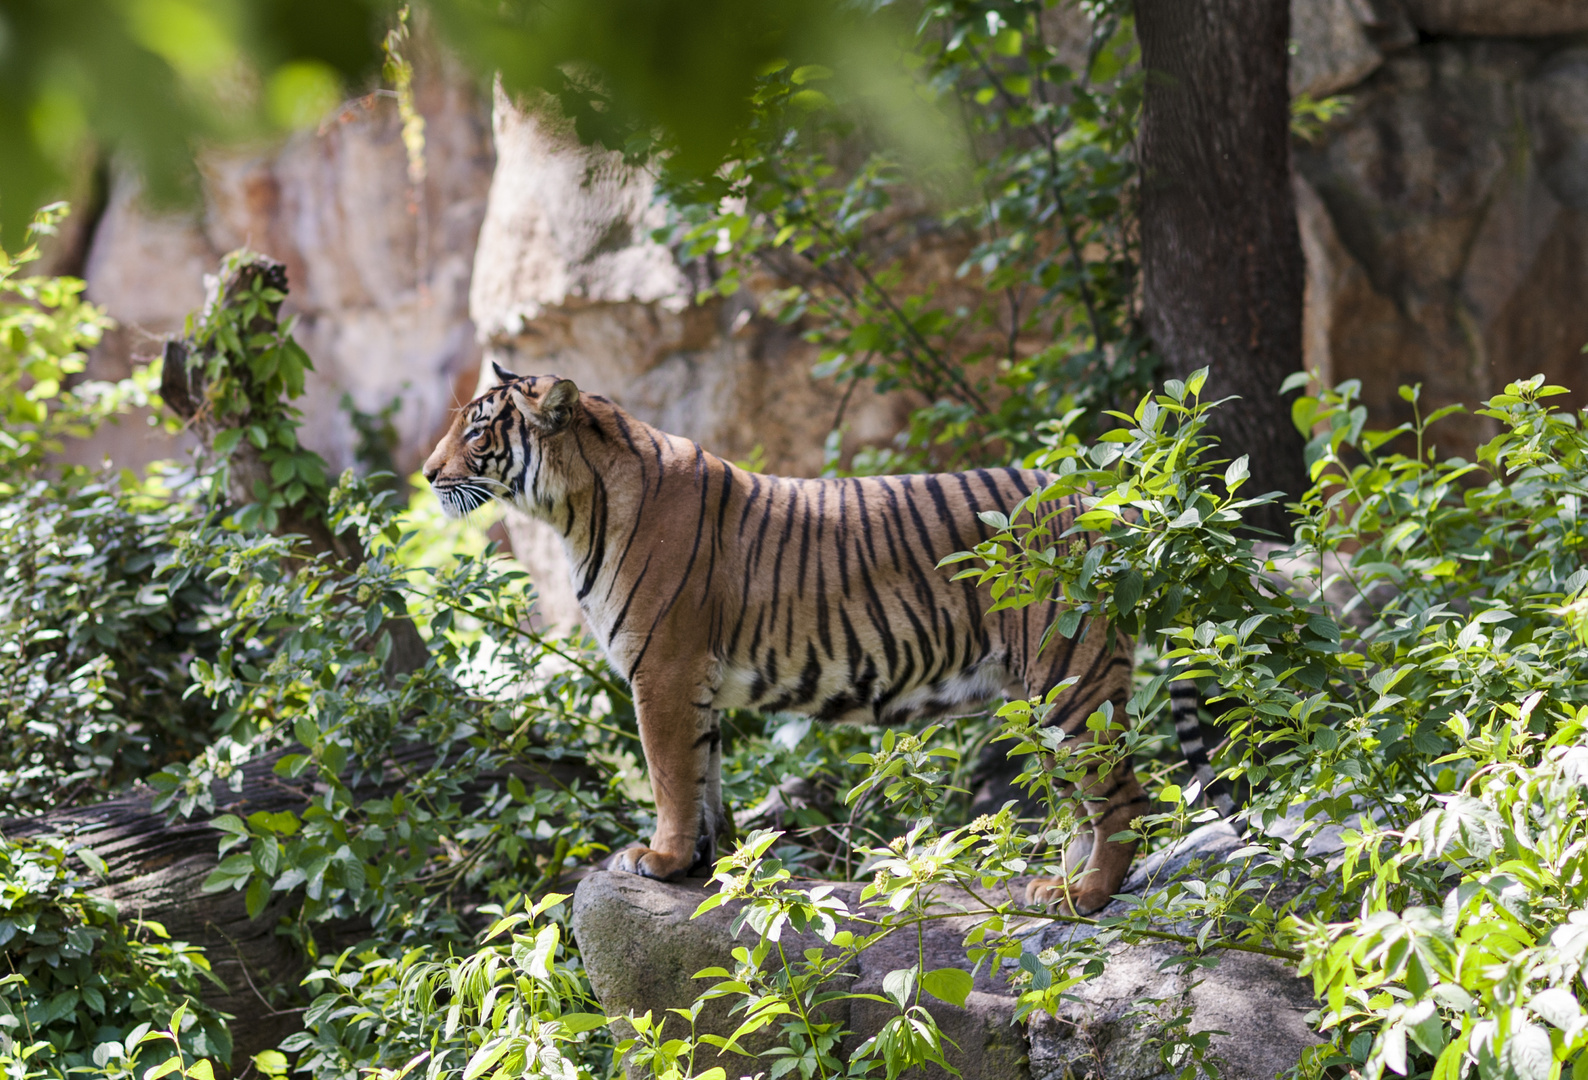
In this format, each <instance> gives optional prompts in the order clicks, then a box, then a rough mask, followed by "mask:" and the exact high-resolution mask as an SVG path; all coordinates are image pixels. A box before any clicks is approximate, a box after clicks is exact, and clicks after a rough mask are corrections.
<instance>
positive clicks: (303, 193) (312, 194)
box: [74, 59, 493, 470]
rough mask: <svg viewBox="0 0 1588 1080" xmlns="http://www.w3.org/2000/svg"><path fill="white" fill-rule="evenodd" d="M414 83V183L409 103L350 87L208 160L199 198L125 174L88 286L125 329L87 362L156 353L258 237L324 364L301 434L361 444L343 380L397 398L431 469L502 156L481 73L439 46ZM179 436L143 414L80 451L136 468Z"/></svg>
mask: <svg viewBox="0 0 1588 1080" xmlns="http://www.w3.org/2000/svg"><path fill="white" fill-rule="evenodd" d="M415 92H416V104H417V105H418V107H419V110H420V112H421V113H423V115H424V116H425V120H426V149H425V166H426V175H425V178H424V180H423V182H422V183H419V184H417V185H416V184H413V183H410V180H409V176H408V161H407V154H406V151H405V150H404V147H403V143H402V138H401V120H400V118H399V117H398V114H397V105H396V102H395V101H394V100H392V99H391V98H388V97H385V96H380V95H371V96H369V97H366V98H360V99H358V100H355V101H352V102H349V103H348V104H347V105H346V106H344V107H343V108H342V109H341V110H340V111H339V112H338V113H337V114H336V115H334V116H332V117H330V118H329V119H328V120H326V121H325V123H324V124H322V125H321V127H320V129H319V130H318V131H312V132H305V133H303V134H301V135H299V136H297V137H295V138H293V139H291V140H290V141H289V142H287V143H286V145H284V146H282V147H280V148H279V149H275V150H270V151H260V152H258V153H252V154H249V153H228V154H225V155H213V156H210V157H207V158H206V159H205V160H204V162H203V175H204V199H203V207H202V209H201V210H199V211H198V212H195V213H189V214H153V213H150V212H149V211H148V210H147V209H145V207H144V206H143V204H142V202H141V201H140V199H139V198H138V192H137V188H136V185H135V184H134V183H132V182H130V181H128V180H126V179H120V180H117V181H116V182H115V183H114V185H113V188H112V192H111V196H110V200H109V204H108V206H107V207H106V210H105V213H104V215H103V217H102V218H101V219H100V221H99V222H98V224H97V227H96V228H95V231H94V238H93V243H92V245H91V247H90V249H89V253H88V258H87V266H86V270H85V277H86V278H87V281H88V296H89V297H90V298H91V299H93V300H94V301H96V302H97V303H100V304H102V305H104V306H105V307H106V308H107V309H108V310H109V312H110V314H111V315H112V316H113V317H115V319H116V320H117V322H118V323H119V328H118V329H117V330H116V331H115V332H114V333H113V334H112V335H111V336H110V337H109V339H108V340H107V341H106V342H105V344H104V345H103V346H102V347H101V348H100V349H99V350H98V351H97V352H96V353H95V355H94V357H93V361H92V365H91V368H90V372H89V374H90V375H92V376H93V377H97V378H118V377H121V376H124V375H125V374H126V373H127V372H128V370H129V369H130V367H131V365H132V364H133V363H134V362H135V361H136V360H137V359H138V358H145V357H149V356H153V355H157V354H158V353H159V351H160V345H159V343H160V340H161V338H162V337H164V336H165V335H168V334H171V333H174V332H178V331H180V330H181V327H182V320H183V317H184V316H185V315H186V314H187V313H188V312H190V311H192V310H194V309H196V308H197V307H199V305H200V304H201V303H202V302H203V298H204V291H203V275H204V274H206V273H210V272H213V271H214V269H215V267H216V265H217V261H218V260H219V258H220V256H221V255H223V254H224V253H226V252H228V251H231V250H233V249H234V248H238V247H243V246H248V247H251V248H253V249H255V250H257V251H261V252H263V253H265V254H267V255H270V256H272V257H273V258H276V259H278V260H280V261H282V262H284V263H286V265H287V270H288V279H289V281H290V284H291V289H292V292H291V296H290V298H289V300H288V302H287V308H286V311H287V313H288V314H291V315H294V316H296V318H297V335H298V340H299V341H300V342H302V343H303V345H304V347H305V348H306V349H307V350H308V352H309V354H310V356H311V357H313V359H314V362H315V367H316V373H315V375H314V377H313V378H312V380H311V382H310V389H309V392H308V393H307V394H306V395H305V397H304V399H303V401H302V402H301V403H300V404H302V406H303V411H304V419H305V425H304V439H305V442H306V443H308V444H309V445H310V446H312V447H313V448H314V449H316V450H318V451H319V452H320V453H321V454H323V455H324V456H325V457H326V459H327V460H328V461H329V462H330V463H331V465H332V467H333V469H340V468H342V467H344V466H346V465H348V464H350V463H351V462H352V459H353V450H354V446H355V441H356V433H355V431H354V429H353V427H352V425H351V424H350V423H349V422H348V417H347V415H346V413H345V412H343V411H342V410H341V408H340V402H341V400H342V397H343V395H344V394H347V395H349V396H350V397H351V399H352V403H353V405H354V406H355V407H357V408H359V409H361V410H364V411H366V412H378V411H380V410H381V409H382V408H384V407H385V406H387V405H388V404H390V403H391V402H392V401H393V400H395V399H398V398H400V399H401V400H402V408H401V409H400V411H398V413H397V414H396V416H395V418H394V424H395V426H396V428H397V432H398V436H399V443H398V446H397V454H396V458H397V464H398V466H399V467H400V468H402V469H405V470H406V469H413V468H415V467H417V465H418V463H419V462H420V461H422V460H423V458H424V456H425V454H426V453H428V445H429V444H430V443H431V442H432V441H433V440H434V438H435V436H436V435H437V433H438V430H439V429H440V428H441V427H442V426H443V424H444V422H445V420H446V418H447V412H448V410H449V409H450V408H451V406H452V405H453V403H454V400H455V397H456V395H459V394H461V395H463V396H464V398H465V399H466V398H467V395H468V394H469V393H470V392H471V391H472V390H473V387H474V376H475V371H476V369H477V366H478V363H479V347H478V345H477V344H476V342H475V333H474V327H473V324H472V323H471V322H470V321H469V317H468V295H469V282H470V277H471V274H472V269H473V262H474V249H475V242H476V239H477V236H478V234H479V228H480V222H481V220H482V219H483V217H484V213H485V196H486V191H487V189H488V188H489V185H490V182H491V171H492V164H493V154H492V149H491V142H490V132H489V129H488V123H489V113H488V107H487V105H486V104H485V103H484V102H482V101H481V100H480V97H479V95H478V93H477V92H476V91H475V90H474V88H473V87H472V85H471V83H470V82H469V81H468V80H466V79H465V78H463V77H462V76H461V75H459V74H458V73H456V72H449V71H447V70H446V68H445V67H444V66H443V65H442V64H441V63H440V62H439V61H437V60H434V59H432V61H431V62H430V63H429V64H428V65H426V66H425V67H423V68H421V72H420V76H419V78H418V81H417V85H416V87H415ZM171 451H172V446H171V443H170V441H169V440H168V439H167V438H165V437H163V436H161V435H159V434H158V433H153V432H150V431H148V430H147V429H145V428H144V427H143V426H142V425H141V424H136V423H134V424H125V425H123V427H121V428H120V429H110V430H109V431H107V432H105V433H104V434H102V435H101V436H100V437H99V438H98V439H96V440H94V441H93V442H91V443H89V444H88V445H87V446H82V447H78V448H76V449H75V450H74V456H75V457H77V458H78V459H79V460H98V458H99V457H100V456H102V455H109V456H110V457H111V458H112V459H113V460H114V461H115V462H116V464H118V465H129V464H140V463H142V462H144V461H148V460H152V459H154V458H157V457H164V456H169V455H170V454H171Z"/></svg>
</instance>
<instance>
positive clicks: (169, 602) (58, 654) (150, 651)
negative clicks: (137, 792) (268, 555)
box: [0, 476, 221, 813]
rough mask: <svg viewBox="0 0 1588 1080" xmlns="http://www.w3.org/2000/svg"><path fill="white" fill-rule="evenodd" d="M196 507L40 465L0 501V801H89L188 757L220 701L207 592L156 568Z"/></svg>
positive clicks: (22, 805) (49, 804) (192, 520)
mask: <svg viewBox="0 0 1588 1080" xmlns="http://www.w3.org/2000/svg"><path fill="white" fill-rule="evenodd" d="M198 517H199V515H198V512H197V510H196V509H195V508H194V507H192V506H189V505H187V504H185V503H184V502H182V501H180V500H173V499H171V498H170V497H169V496H161V495H159V494H158V493H157V492H151V491H148V490H144V489H140V488H138V487H136V486H123V483H122V482H120V481H118V480H116V479H114V478H107V479H104V480H99V481H89V480H69V479H63V478H61V477H59V476H56V477H53V478H47V477H43V476H41V477H38V478H35V479H32V480H30V481H28V482H26V483H25V484H24V485H21V486H19V487H18V488H16V489H14V491H13V493H12V494H11V496H10V497H9V498H5V499H3V500H0V723H3V727H0V746H3V747H4V753H3V754H0V789H3V791H4V795H3V796H0V805H3V806H4V807H5V808H6V809H7V810H9V811H10V812H13V813H15V812H19V811H36V810H42V809H47V808H60V807H65V806H69V805H71V804H72V803H74V802H82V801H91V800H93V799H96V798H100V797H103V796H105V795H107V794H109V793H111V792H114V791H117V790H119V789H121V788H123V787H125V786H126V785H127V784H129V783H132V782H133V781H136V780H138V779H141V778H142V777H144V776H147V775H148V774H149V773H150V772H152V771H153V770H155V769H157V768H159V767H161V766H163V765H165V764H167V763H168V762H171V761H173V760H177V759H181V758H185V757H188V756H190V755H191V754H193V753H194V752H195V751H196V750H198V748H199V747H201V746H202V745H204V744H205V743H206V742H207V741H208V739H209V728H210V724H211V722H212V720H213V718H214V710H213V709H212V708H211V707H210V705H209V703H208V702H207V701H206V700H205V699H204V698H202V697H195V696H193V695H192V694H191V693H190V692H189V691H190V689H191V688H192V686H193V684H192V681H191V680H190V678H189V675H188V667H189V664H190V663H191V661H192V659H193V657H194V656H199V657H205V656H213V655H214V653H215V651H216V649H217V648H218V647H219V644H220V640H221V636H220V634H219V633H218V632H217V631H216V630H215V629H214V628H213V627H212V626H211V624H210V613H211V605H212V604H213V602H214V599H215V597H214V594H213V592H212V591H211V590H210V589H209V588H208V587H207V586H206V585H205V583H204V582H203V581H201V580H186V581H183V582H181V583H180V584H173V583H172V581H171V580H170V579H169V578H164V577H162V576H161V568H162V564H163V563H164V562H165V561H167V560H168V559H169V558H170V552H171V551H172V550H174V549H176V548H177V547H179V546H180V545H181V544H182V543H183V542H185V540H186V538H187V536H188V533H189V531H190V530H191V529H192V528H193V527H194V526H195V524H196V523H197V520H198Z"/></svg>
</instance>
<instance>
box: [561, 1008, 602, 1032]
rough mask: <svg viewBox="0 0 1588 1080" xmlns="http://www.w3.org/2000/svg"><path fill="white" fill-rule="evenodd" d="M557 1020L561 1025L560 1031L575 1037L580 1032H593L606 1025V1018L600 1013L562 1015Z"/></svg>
mask: <svg viewBox="0 0 1588 1080" xmlns="http://www.w3.org/2000/svg"><path fill="white" fill-rule="evenodd" d="M557 1019H558V1021H559V1022H560V1023H561V1024H562V1029H563V1030H564V1031H566V1032H568V1033H569V1034H570V1035H577V1034H579V1033H580V1032H581V1031H594V1030H595V1029H596V1028H598V1027H605V1026H606V1024H607V1018H606V1017H605V1016H604V1015H602V1014H601V1013H564V1014H563V1015H562V1016H559V1017H558V1018H557Z"/></svg>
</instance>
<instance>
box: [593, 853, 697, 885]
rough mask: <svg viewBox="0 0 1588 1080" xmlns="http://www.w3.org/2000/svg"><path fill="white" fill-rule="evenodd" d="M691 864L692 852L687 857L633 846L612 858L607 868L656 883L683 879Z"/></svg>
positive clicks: (692, 860) (692, 859)
mask: <svg viewBox="0 0 1588 1080" xmlns="http://www.w3.org/2000/svg"><path fill="white" fill-rule="evenodd" d="M692 862H694V853H693V852H690V853H689V854H688V855H669V854H667V852H665V851H657V850H656V849H654V848H648V847H646V846H645V845H644V844H635V845H634V846H633V847H630V848H624V849H623V850H622V851H620V852H618V853H617V854H616V855H614V856H612V860H611V862H610V863H609V864H608V867H609V869H612V870H620V871H622V872H623V873H625V874H638V875H640V876H641V877H648V878H655V879H656V880H657V881H671V880H672V879H674V878H679V877H683V876H684V873H685V871H687V870H688V869H689V867H690V864H691V863H692Z"/></svg>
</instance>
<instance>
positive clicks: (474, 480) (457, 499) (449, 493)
mask: <svg viewBox="0 0 1588 1080" xmlns="http://www.w3.org/2000/svg"><path fill="white" fill-rule="evenodd" d="M491 483H498V482H495V481H490V480H488V479H487V478H485V477H483V476H473V477H468V478H465V479H461V480H446V479H440V478H437V479H436V480H433V481H431V483H430V487H431V489H432V490H433V491H434V492H435V493H436V499H437V501H439V502H440V503H441V513H442V514H443V515H445V516H446V517H449V518H454V519H456V518H466V517H468V516H469V515H470V514H472V513H474V511H476V510H478V509H479V508H480V507H482V506H484V505H485V504H486V503H488V502H490V501H491V498H492V496H491V492H490V489H489V487H488V485H489V484H491ZM499 486H503V487H505V486H506V485H499Z"/></svg>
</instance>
